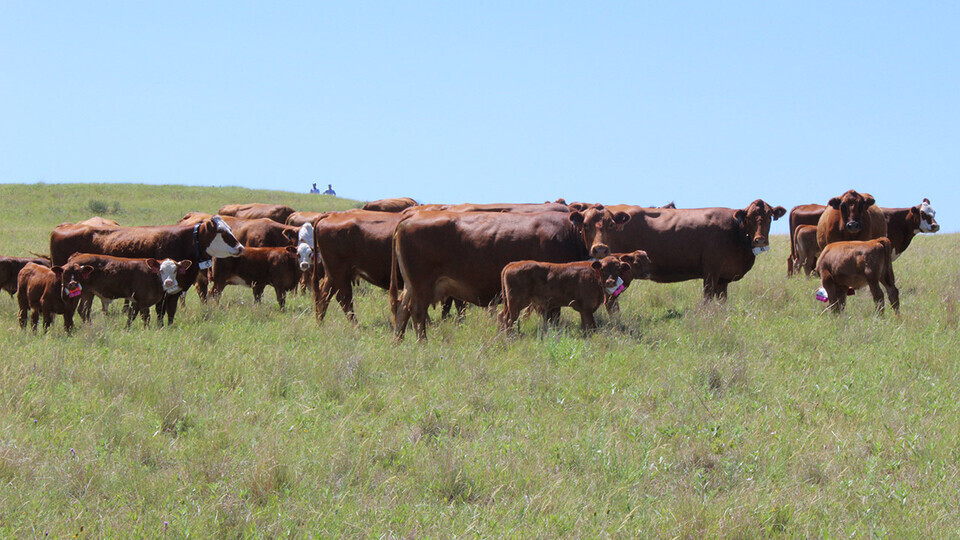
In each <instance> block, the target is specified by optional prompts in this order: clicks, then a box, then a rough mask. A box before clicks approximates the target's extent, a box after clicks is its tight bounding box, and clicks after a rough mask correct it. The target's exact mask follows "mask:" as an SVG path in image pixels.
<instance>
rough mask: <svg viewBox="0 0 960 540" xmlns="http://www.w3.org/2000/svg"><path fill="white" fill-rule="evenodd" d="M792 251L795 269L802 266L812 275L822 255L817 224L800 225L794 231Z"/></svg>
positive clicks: (798, 269)
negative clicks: (818, 258) (818, 241)
mask: <svg viewBox="0 0 960 540" xmlns="http://www.w3.org/2000/svg"><path fill="white" fill-rule="evenodd" d="M790 251H791V252H792V253H793V255H792V257H793V264H794V271H795V272H799V271H800V269H801V268H802V269H803V271H804V273H805V274H806V275H808V276H809V275H810V273H811V272H813V271H814V269H816V267H817V257H819V256H820V246H819V245H818V244H817V226H816V225H800V226H799V227H797V228H796V229H795V230H794V232H793V240H792V241H791V242H790Z"/></svg>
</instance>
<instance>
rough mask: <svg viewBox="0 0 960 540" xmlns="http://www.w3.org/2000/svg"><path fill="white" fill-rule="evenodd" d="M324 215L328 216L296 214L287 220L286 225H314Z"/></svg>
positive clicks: (310, 213)
mask: <svg viewBox="0 0 960 540" xmlns="http://www.w3.org/2000/svg"><path fill="white" fill-rule="evenodd" d="M323 214H326V212H294V213H292V214H290V217H288V218H287V221H286V224H287V225H293V226H294V227H300V226H301V225H305V224H307V223H313V222H314V221H316V220H317V218H318V217H320V216H322V215H323Z"/></svg>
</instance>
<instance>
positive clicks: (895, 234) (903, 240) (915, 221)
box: [881, 199, 940, 260]
mask: <svg viewBox="0 0 960 540" xmlns="http://www.w3.org/2000/svg"><path fill="white" fill-rule="evenodd" d="M881 210H883V217H884V219H885V220H886V222H887V238H889V239H890V244H891V245H892V249H893V252H892V257H893V260H896V259H897V257H899V256H900V255H902V254H903V252H904V251H905V250H906V249H907V248H908V247H909V246H910V242H911V241H913V237H914V236H916V235H918V234H920V233H935V232H937V231H939V230H940V224H939V223H937V219H936V216H937V211H936V210H934V209H933V205H931V204H930V199H923V202H921V203H920V204H918V205H916V206H912V207H910V208H881Z"/></svg>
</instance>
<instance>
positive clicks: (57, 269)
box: [50, 266, 63, 276]
mask: <svg viewBox="0 0 960 540" xmlns="http://www.w3.org/2000/svg"><path fill="white" fill-rule="evenodd" d="M50 270H53V273H54V274H56V275H58V276H59V275H61V274H63V267H62V266H54V267H52V268H51V269H50Z"/></svg>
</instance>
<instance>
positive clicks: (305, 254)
mask: <svg viewBox="0 0 960 540" xmlns="http://www.w3.org/2000/svg"><path fill="white" fill-rule="evenodd" d="M287 251H289V252H291V253H294V254H296V256H297V266H299V267H300V271H301V272H307V271H309V270H310V268H311V267H312V266H313V248H312V247H310V244H308V243H306V242H300V243H299V244H297V247H293V246H287Z"/></svg>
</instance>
